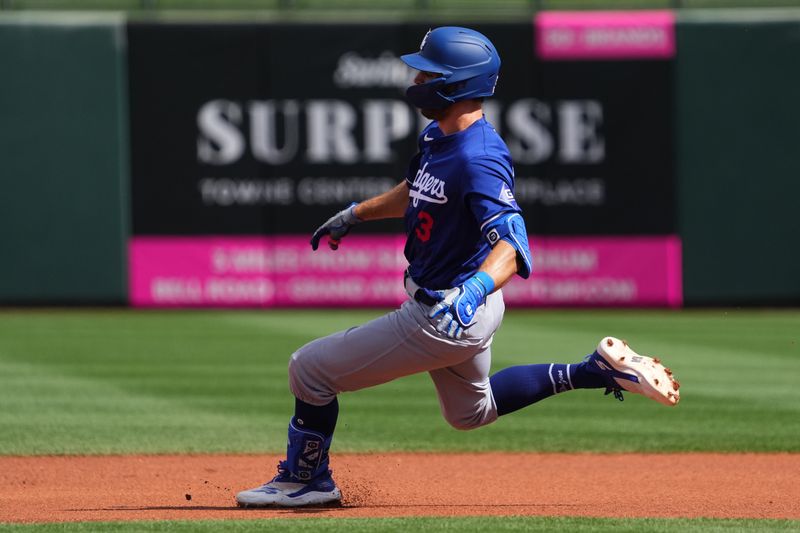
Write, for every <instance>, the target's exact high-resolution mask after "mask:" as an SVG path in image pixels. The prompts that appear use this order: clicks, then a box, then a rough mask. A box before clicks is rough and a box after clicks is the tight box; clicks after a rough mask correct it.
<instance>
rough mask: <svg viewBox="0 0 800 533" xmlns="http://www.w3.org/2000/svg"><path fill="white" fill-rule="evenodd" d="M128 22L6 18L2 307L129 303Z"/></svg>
mask: <svg viewBox="0 0 800 533" xmlns="http://www.w3.org/2000/svg"><path fill="white" fill-rule="evenodd" d="M126 73H127V71H126V55H125V21H124V20H123V19H122V18H121V17H113V16H107V15H106V16H102V17H99V16H98V17H94V16H59V17H58V18H48V17H38V16H37V17H32V16H25V15H24V14H15V15H3V16H2V17H0V303H6V304H15V303H21V304H29V303H59V304H60V303H92V304H98V303H103V304H105V303H120V302H125V301H126V299H127V249H126V243H127V238H128V229H129V223H128V218H129V217H128V209H129V201H128V198H129V184H128V179H127V176H128V160H127V153H128V127H127V113H128V110H127V105H128V100H127V86H126V84H127V79H126Z"/></svg>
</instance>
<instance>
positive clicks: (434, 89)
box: [400, 26, 500, 109]
mask: <svg viewBox="0 0 800 533" xmlns="http://www.w3.org/2000/svg"><path fill="white" fill-rule="evenodd" d="M400 59H402V60H403V62H405V64H406V65H408V66H409V67H411V68H414V69H417V70H421V71H424V72H432V73H438V74H440V75H441V76H440V77H439V78H436V79H434V80H431V81H428V82H426V83H422V84H420V85H412V86H411V87H409V88H408V90H407V91H406V96H407V97H408V99H409V100H410V101H411V103H412V104H414V105H415V106H417V107H419V108H421V109H441V108H444V107H447V106H449V105H450V104H452V103H455V102H458V101H460V100H467V99H469V98H480V97H484V96H492V95H493V94H494V87H495V85H496V84H497V76H498V73H499V72H500V56H499V55H498V54H497V50H496V49H495V47H494V45H493V44H492V42H491V41H490V40H489V39H488V38H486V36H485V35H483V34H481V33H478V32H477V31H475V30H470V29H469V28H459V27H456V26H444V27H441V28H436V29H433V30H428V33H427V34H425V38H424V39H422V44H421V45H420V47H419V52H417V53H415V54H406V55H404V56H401V57H400Z"/></svg>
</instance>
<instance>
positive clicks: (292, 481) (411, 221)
mask: <svg viewBox="0 0 800 533" xmlns="http://www.w3.org/2000/svg"><path fill="white" fill-rule="evenodd" d="M402 60H403V61H404V62H405V63H406V64H407V65H409V66H411V67H412V68H414V69H416V70H418V71H419V72H418V74H417V75H416V77H415V79H414V85H412V86H411V87H409V88H408V90H407V93H406V94H407V97H408V99H409V100H410V101H411V102H412V103H413V104H414V105H415V106H416V107H417V108H419V109H420V110H421V112H422V114H423V115H424V116H425V117H427V118H429V119H431V120H432V122H431V123H430V125H429V126H428V127H426V128H425V129H424V130H423V132H422V134H421V135H420V137H419V152H418V153H417V154H416V155H415V156H414V157H413V159H412V160H411V162H410V164H409V167H408V173H407V175H406V177H405V179H404V180H403V181H402V182H401V183H399V184H398V185H397V186H396V187H394V188H393V189H392V190H390V191H388V192H386V193H384V194H381V195H379V196H377V197H374V198H371V199H368V200H366V201H364V202H361V203H359V204H352V205H351V206H349V207H348V208H346V209H344V210H343V211H341V212H339V213H337V214H336V215H334V216H333V217H331V218H330V219H329V220H328V221H326V222H325V223H324V224H323V225H322V226H320V227H319V228H318V229H317V230H316V232H315V233H314V235H313V236H312V238H311V246H312V248H313V249H314V250H316V249H317V247H318V245H319V242H320V239H322V238H323V237H324V236H328V244H329V246H330V247H331V248H332V249H334V250H336V249H337V248H338V246H339V244H340V241H341V239H342V238H343V237H344V236H345V235H347V234H348V232H349V231H350V229H351V228H352V227H353V226H355V225H357V224H359V223H361V222H364V221H368V220H377V219H384V218H401V217H402V218H403V219H404V221H405V230H406V234H407V236H408V239H407V241H406V246H405V256H406V258H407V260H408V263H409V267H408V270H407V271H406V275H405V289H406V292H407V293H408V300H406V301H405V302H404V303H403V305H402V306H401V307H400V308H399V309H397V310H395V311H394V312H391V313H389V314H387V315H385V316H382V317H380V318H377V319H375V320H373V321H371V322H368V323H366V324H364V325H362V326H357V327H354V328H351V329H348V330H346V331H340V332H338V333H334V334H333V335H329V336H327V337H324V338H321V339H317V340H315V341H312V342H310V343H309V344H306V345H305V346H303V347H302V348H300V349H299V350H298V351H297V352H295V353H294V354H292V357H291V360H290V362H289V383H290V387H291V390H292V393H293V394H294V396H295V412H294V416H293V417H292V418H291V420H290V422H289V440H288V446H287V453H286V460H285V461H281V462H280V463H279V465H278V475H277V476H276V477H275V478H274V479H272V481H269V482H268V483H266V484H265V485H263V486H261V487H258V488H255V489H251V490H246V491H243V492H240V493H239V494H238V495H237V496H236V500H237V502H238V504H239V505H240V506H243V507H264V506H274V505H277V506H303V505H318V504H325V503H331V502H337V501H339V500H340V499H341V493H340V491H339V489H338V487H337V486H336V483H335V482H334V480H333V478H332V477H331V471H330V470H329V457H328V452H329V449H330V446H331V440H332V438H333V432H334V429H335V427H336V420H337V417H338V412H339V404H338V402H337V395H338V394H339V393H341V392H345V391H356V390H360V389H364V388H366V387H372V386H374V385H379V384H381V383H386V382H388V381H391V380H393V379H396V378H399V377H402V376H407V375H410V374H416V373H418V372H428V374H429V375H430V376H431V379H432V380H433V384H434V386H435V387H436V392H437V394H438V396H439V404H440V406H441V411H442V414H443V416H444V418H445V419H446V420H447V422H449V423H450V424H451V425H452V426H453V427H455V428H457V429H462V430H468V429H473V428H477V427H480V426H483V425H486V424H490V423H492V422H494V421H495V420H496V419H497V417H498V416H503V415H506V414H508V413H511V412H513V411H516V410H518V409H521V408H523V407H525V406H528V405H530V404H532V403H535V402H538V401H540V400H543V399H545V398H547V397H549V396H552V395H555V394H558V393H560V392H565V391H569V390H573V389H583V388H605V389H606V393H608V392H613V393H614V395H615V396H616V397H617V398H618V399H620V400H621V399H622V392H621V391H622V390H623V389H624V390H627V391H630V392H633V393H639V394H644V395H645V396H647V397H649V398H652V399H654V400H656V401H658V402H661V403H663V404H666V405H675V404H677V403H678V400H679V392H678V387H679V385H678V382H677V381H675V380H674V379H673V378H672V373H671V371H670V370H669V369H667V368H664V366H663V365H661V363H660V362H659V361H658V360H657V359H652V358H650V357H645V356H641V355H638V354H636V353H635V352H634V351H633V350H631V348H630V347H629V346H628V345H627V343H626V342H625V341H620V340H618V339H615V338H613V337H606V338H604V339H603V340H601V341H600V344H599V345H598V346H597V349H596V350H595V351H594V352H593V353H592V354H590V355H589V356H587V357H586V358H585V359H583V360H582V361H581V362H578V363H574V364H563V363H553V364H536V365H522V366H515V367H511V368H506V369H504V370H501V371H499V372H497V373H496V374H494V375H492V376H491V377H490V376H489V367H490V364H491V349H490V347H491V343H492V337H493V335H494V332H495V331H496V330H497V328H498V327H499V326H500V323H501V321H502V319H503V311H504V305H503V295H502V291H501V290H500V288H501V287H502V286H503V285H504V284H505V283H506V282H508V280H509V279H511V277H512V276H514V275H515V274H516V275H519V276H521V277H523V278H528V276H530V275H531V272H532V270H533V259H532V257H531V251H530V248H529V245H528V235H527V231H526V229H525V222H524V220H523V218H522V216H521V214H520V208H519V206H518V205H517V203H516V201H515V200H514V169H513V165H512V161H511V156H510V155H509V152H508V149H507V147H506V145H505V143H504V142H503V140H502V139H501V138H500V136H499V135H498V134H497V132H495V130H494V129H493V128H492V126H491V125H490V124H489V123H488V122H487V121H486V119H485V118H484V117H483V111H482V101H483V98H485V97H489V96H492V95H493V94H494V89H495V84H496V83H497V77H498V72H499V69H500V57H499V56H498V54H497V51H496V50H495V47H494V45H492V43H491V42H490V41H489V39H487V38H486V37H485V36H484V35H482V34H480V33H478V32H476V31H473V30H470V29H467V28H458V27H441V28H436V29H433V30H431V31H429V32H428V33H427V34H426V35H425V37H424V39H423V40H422V44H421V46H420V50H419V52H417V53H413V54H408V55H404V56H402Z"/></svg>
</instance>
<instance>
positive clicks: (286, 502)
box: [236, 477, 342, 507]
mask: <svg viewBox="0 0 800 533" xmlns="http://www.w3.org/2000/svg"><path fill="white" fill-rule="evenodd" d="M341 500H342V493H341V491H339V487H337V486H336V484H335V483H334V482H333V479H331V478H330V477H327V478H323V479H320V480H315V481H312V482H310V483H295V482H285V481H271V482H269V483H266V484H264V485H262V486H260V487H258V488H255V489H250V490H244V491H242V492H240V493H239V494H237V495H236V504H237V505H238V506H239V507H307V506H312V505H335V504H337V503H339V502H341Z"/></svg>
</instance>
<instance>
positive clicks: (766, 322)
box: [0, 309, 800, 455]
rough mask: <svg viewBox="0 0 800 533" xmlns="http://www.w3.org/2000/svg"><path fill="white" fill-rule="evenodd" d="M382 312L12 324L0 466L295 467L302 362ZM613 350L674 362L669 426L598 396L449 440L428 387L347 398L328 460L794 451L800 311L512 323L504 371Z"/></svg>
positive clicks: (665, 417) (553, 315)
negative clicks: (293, 379) (112, 457)
mask: <svg viewBox="0 0 800 533" xmlns="http://www.w3.org/2000/svg"><path fill="white" fill-rule="evenodd" d="M378 314H380V311H342V310H336V311H329V310H319V311H263V312H261V311H241V312H240V311H214V312H211V311H206V312H204V311H196V312H191V311H174V312H170V311H126V310H84V311H69V310H57V311H51V310H28V311H13V310H5V311H0V376H2V378H1V380H2V386H1V387H0V405H2V406H3V408H2V409H1V410H0V427H2V428H3V431H0V454H21V455H30V454H109V453H186V452H193V453H204V452H214V453H222V452H234V453H238V452H256V453H258V452H270V453H278V452H282V451H283V450H285V446H286V426H287V423H288V420H289V417H290V415H291V413H292V408H293V397H292V396H291V394H290V392H289V388H288V382H287V361H288V358H289V356H290V354H291V353H292V352H293V351H294V350H295V349H296V348H298V347H299V346H301V345H302V344H304V343H306V342H308V341H310V340H312V339H313V338H315V337H317V336H321V335H325V334H327V333H331V332H333V331H337V330H340V329H344V328H347V327H350V326H353V325H357V324H359V323H362V322H364V321H366V320H368V319H370V318H372V317H375V316H377V315H378ZM606 335H613V336H617V337H621V338H626V339H627V340H628V341H630V343H631V345H632V346H633V347H634V348H635V349H637V350H638V351H641V352H643V353H651V354H654V355H660V356H662V358H663V360H664V361H665V363H666V364H667V365H668V366H670V367H672V369H673V370H674V372H675V375H676V376H677V378H678V379H679V380H680V382H681V385H682V386H681V393H682V400H681V403H680V404H679V405H678V406H677V407H675V408H669V407H665V406H662V405H659V404H656V403H654V402H652V401H650V400H647V399H646V398H644V397H641V396H636V395H633V394H627V395H626V399H625V401H624V402H622V403H620V402H618V401H616V400H614V399H613V397H612V396H610V395H609V396H603V393H602V390H579V391H575V392H571V393H568V394H565V395H563V396H556V397H554V398H550V399H547V400H545V401H543V402H541V403H538V404H536V405H534V406H532V407H530V408H527V409H525V410H523V411H520V412H518V413H514V414H511V415H508V416H505V417H502V418H501V419H500V420H498V421H497V422H496V423H494V424H492V425H490V426H488V427H485V428H481V429H478V430H475V431H469V432H461V431H456V430H454V429H452V428H451V427H450V426H449V425H447V423H446V422H445V421H444V419H443V418H442V416H441V414H440V413H439V405H438V401H437V399H436V395H435V392H434V387H433V385H432V383H431V381H430V379H429V377H428V376H427V375H424V374H423V375H417V376H411V377H408V378H403V379H399V380H396V381H394V382H391V383H388V384H385V385H383V386H380V387H376V388H373V389H369V390H364V391H359V392H355V393H347V394H342V395H341V397H340V404H341V415H340V418H339V425H338V429H337V432H336V439H335V444H334V451H335V452H339V451H351V452H359V451H360V452H363V451H373V450H378V451H416V450H439V451H448V452H452V451H481V450H521V451H569V452H581V451H593V452H600V451H648V452H662V451H663V452H666V451H678V452H681V451H726V452H745V451H754V452H777V451H786V452H798V451H800V441H799V440H798V438H797V436H798V435H800V388H798V387H797V376H800V311H795V310H785V311H741V310H734V309H728V310H722V309H720V310H708V311H681V312H678V311H674V312H673V311H646V310H637V311H509V312H508V313H507V316H506V320H505V321H504V323H503V326H502V328H501V329H500V331H499V333H498V334H497V336H496V337H495V342H494V344H493V345H492V350H493V359H494V365H493V367H494V369H495V370H497V369H500V368H503V367H506V366H509V365H515V364H527V363H545V362H551V361H561V362H576V361H579V360H580V359H581V358H582V357H583V356H584V355H586V354H587V353H589V352H591V351H592V350H593V348H594V346H595V345H596V343H597V342H598V341H599V340H600V339H601V338H602V337H604V336H606Z"/></svg>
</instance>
